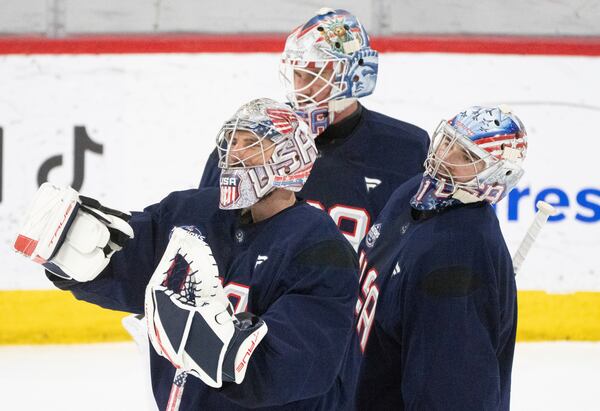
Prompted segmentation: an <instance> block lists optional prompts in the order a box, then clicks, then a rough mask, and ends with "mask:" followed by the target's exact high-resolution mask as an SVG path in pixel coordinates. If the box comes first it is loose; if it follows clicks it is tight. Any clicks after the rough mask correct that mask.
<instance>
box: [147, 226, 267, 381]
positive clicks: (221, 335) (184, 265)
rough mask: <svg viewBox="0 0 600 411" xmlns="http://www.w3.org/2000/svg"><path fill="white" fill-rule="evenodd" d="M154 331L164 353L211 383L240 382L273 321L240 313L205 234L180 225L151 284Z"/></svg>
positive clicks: (151, 332)
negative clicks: (234, 307)
mask: <svg viewBox="0 0 600 411" xmlns="http://www.w3.org/2000/svg"><path fill="white" fill-rule="evenodd" d="M145 311H146V318H147V321H148V336H149V338H150V342H151V343H152V346H153V347H154V349H155V350H156V352H157V353H158V354H159V355H162V356H163V357H165V358H166V359H168V360H169V361H170V362H171V363H172V364H173V365H174V366H175V367H176V368H178V369H181V370H183V371H186V372H188V373H190V374H192V375H195V376H196V377H198V378H200V379H201V380H202V381H203V382H204V383H205V384H207V385H209V386H211V387H215V388H218V387H221V386H222V385H223V381H226V382H227V381H229V382H235V383H237V384H240V383H241V382H242V381H243V380H244V376H245V374H246V369H247V365H248V361H249V359H250V357H251V355H252V353H253V352H254V350H255V348H256V347H257V346H258V344H259V343H260V341H261V340H262V338H263V337H264V336H265V334H266V333H267V325H266V324H265V323H264V321H262V320H261V319H260V318H259V317H257V316H255V315H253V314H250V313H240V314H236V315H234V313H233V307H232V306H231V303H230V302H229V300H228V298H227V296H226V295H225V292H224V291H223V287H222V285H221V282H220V280H219V276H218V270H217V265H216V263H215V261H214V259H213V257H212V254H211V250H210V247H209V246H208V245H207V244H206V243H205V242H204V239H203V237H201V236H200V235H199V234H196V233H194V232H191V231H188V230H185V229H183V228H179V227H176V228H174V229H173V231H172V234H171V240H170V241H169V244H168V245H167V249H166V251H165V253H164V255H163V257H162V259H161V261H160V262H159V264H158V267H157V268H156V271H155V272H154V274H153V275H152V278H151V279H150V282H149V283H148V286H147V287H146V301H145Z"/></svg>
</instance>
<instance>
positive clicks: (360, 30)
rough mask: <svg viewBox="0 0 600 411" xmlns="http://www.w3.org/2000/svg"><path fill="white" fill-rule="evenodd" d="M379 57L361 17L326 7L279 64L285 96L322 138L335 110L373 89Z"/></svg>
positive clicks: (293, 39) (291, 39) (295, 36)
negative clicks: (321, 134) (361, 21)
mask: <svg viewBox="0 0 600 411" xmlns="http://www.w3.org/2000/svg"><path fill="white" fill-rule="evenodd" d="M377 71H378V53H377V51H375V50H373V49H372V48H371V45H370V41H369V36H368V35H367V32H366V31H365V28H364V27H363V25H362V24H361V23H360V22H359V21H358V19H357V18H356V17H355V16H353V15H352V14H350V13H349V12H347V11H345V10H333V9H327V8H323V9H321V10H319V12H318V13H317V15H316V16H314V17H312V18H311V19H310V20H308V21H307V22H306V23H305V24H304V25H302V26H300V27H298V28H296V29H295V30H294V31H293V32H292V33H291V34H290V35H289V36H288V38H287V40H286V43H285V49H284V51H283V54H282V61H281V65H280V78H281V80H282V83H283V85H284V87H285V89H286V97H287V99H288V101H289V102H290V104H292V106H293V107H294V109H295V110H296V111H297V113H298V114H299V115H301V116H302V117H303V119H304V120H305V121H306V122H307V123H309V125H310V128H311V132H312V133H313V134H316V135H318V134H319V133H321V132H323V131H324V130H325V128H327V126H328V125H329V124H332V123H333V120H334V116H335V113H336V112H341V111H343V110H344V109H345V108H347V107H348V106H350V105H351V104H352V103H353V102H354V101H355V100H356V99H357V98H360V97H365V96H368V95H370V94H371V93H372V92H373V90H374V89H375V84H376V82H377Z"/></svg>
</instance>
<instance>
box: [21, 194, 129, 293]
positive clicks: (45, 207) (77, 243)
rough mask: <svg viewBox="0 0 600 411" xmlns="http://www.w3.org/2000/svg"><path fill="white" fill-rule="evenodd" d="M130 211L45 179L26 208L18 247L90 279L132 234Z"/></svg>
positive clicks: (56, 268) (69, 274)
mask: <svg viewBox="0 0 600 411" xmlns="http://www.w3.org/2000/svg"><path fill="white" fill-rule="evenodd" d="M129 217H130V216H129V215H128V214H126V213H122V212H120V211H117V210H112V209H110V208H106V207H103V206H102V205H101V204H100V203H99V202H98V201H97V200H94V199H92V198H89V197H85V196H81V195H79V193H77V191H75V190H73V189H72V188H70V187H66V188H59V187H55V186H53V185H52V184H50V183H44V184H42V186H41V187H40V188H39V190H38V191H37V193H36V196H35V198H34V201H33V204H32V205H31V206H30V208H29V210H28V211H27V214H26V217H25V222H24V224H23V227H22V229H21V230H20V232H19V234H18V236H17V239H16V241H15V244H14V248H15V250H16V251H18V252H20V253H22V254H24V255H25V256H27V257H29V258H31V259H32V260H33V261H35V262H37V263H39V264H42V265H43V266H44V267H45V268H46V269H47V270H48V271H50V272H52V273H53V274H55V275H57V276H59V277H62V278H66V279H73V280H76V281H80V282H85V281H90V280H93V279H94V278H96V276H97V275H98V274H100V272H101V271H102V270H104V268H105V267H106V266H107V265H108V263H109V261H110V257H111V256H112V255H113V254H114V253H115V252H116V251H119V250H121V248H122V247H123V246H124V245H125V243H126V242H127V240H129V239H130V238H133V229H132V228H131V226H130V225H129V224H128V223H127V221H128V220H129Z"/></svg>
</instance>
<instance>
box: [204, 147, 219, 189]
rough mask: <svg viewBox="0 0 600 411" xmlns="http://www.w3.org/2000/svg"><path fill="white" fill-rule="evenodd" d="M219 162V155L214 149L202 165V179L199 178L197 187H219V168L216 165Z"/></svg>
mask: <svg viewBox="0 0 600 411" xmlns="http://www.w3.org/2000/svg"><path fill="white" fill-rule="evenodd" d="M218 164H219V156H218V154H217V149H214V150H213V152H212V153H210V156H208V160H206V165H205V166H204V172H203V173H202V179H201V180H200V186H199V188H204V187H219V176H220V175H221V170H220V169H219V167H218Z"/></svg>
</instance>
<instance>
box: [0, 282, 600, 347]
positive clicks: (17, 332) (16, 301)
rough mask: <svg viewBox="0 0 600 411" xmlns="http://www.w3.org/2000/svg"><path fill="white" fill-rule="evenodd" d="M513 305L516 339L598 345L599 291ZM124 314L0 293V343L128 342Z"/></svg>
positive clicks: (68, 300)
mask: <svg viewBox="0 0 600 411" xmlns="http://www.w3.org/2000/svg"><path fill="white" fill-rule="evenodd" d="M518 301H519V326H518V330H517V341H551V340H578V341H600V292H577V293H572V294H547V293H545V292H543V291H519V296H518ZM126 315H127V314H126V313H122V312H119V311H110V310H105V309H103V308H100V307H97V306H95V305H92V304H88V303H86V302H82V301H77V300H76V299H75V298H74V297H73V296H72V295H71V293H68V292H64V291H0V344H65V343H95V342H109V341H125V340H130V337H129V334H128V333H127V332H126V331H125V329H124V328H123V326H122V325H121V319H122V318H123V317H125V316H126Z"/></svg>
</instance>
